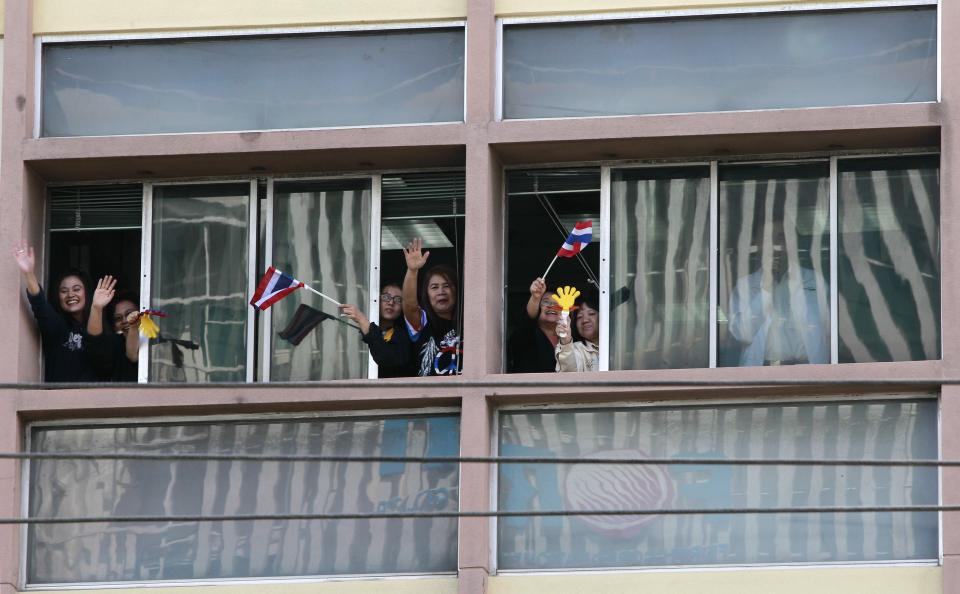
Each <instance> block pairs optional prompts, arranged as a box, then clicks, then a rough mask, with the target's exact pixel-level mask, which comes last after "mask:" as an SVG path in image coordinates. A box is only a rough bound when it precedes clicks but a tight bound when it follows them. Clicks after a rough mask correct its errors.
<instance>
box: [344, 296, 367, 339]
mask: <svg viewBox="0 0 960 594" xmlns="http://www.w3.org/2000/svg"><path fill="white" fill-rule="evenodd" d="M340 312H341V315H344V316H347V317H348V318H350V319H351V320H353V321H354V322H356V323H357V325H359V326H360V333H361V334H364V335H366V334H367V332H369V331H370V320H369V319H368V318H367V316H366V315H365V314H364V313H363V312H362V311H360V308H358V307H357V306H356V305H351V304H349V303H344V304H343V305H341V306H340Z"/></svg>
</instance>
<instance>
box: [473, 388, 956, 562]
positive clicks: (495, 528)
mask: <svg viewBox="0 0 960 594" xmlns="http://www.w3.org/2000/svg"><path fill="white" fill-rule="evenodd" d="M546 400H547V399H542V400H538V401H537V402H533V403H528V404H504V405H501V406H498V407H497V408H496V409H495V410H494V411H493V418H492V421H491V429H490V442H489V444H490V451H491V452H493V454H492V455H499V452H500V423H501V416H502V413H513V412H528V413H532V412H542V413H549V412H556V411H568V410H583V411H602V410H607V409H615V410H629V409H645V408H661V409H662V408H666V407H669V408H671V409H679V410H683V409H689V408H696V407H704V406H707V405H709V406H718V407H721V406H738V405H741V406H749V405H757V406H760V405H769V406H790V405H792V404H811V403H823V404H836V405H840V404H847V403H856V402H871V401H873V402H883V401H904V400H933V401H935V402H936V406H937V420H936V423H937V426H936V432H937V448H938V451H939V450H940V449H941V444H942V437H943V400H942V393H941V391H940V388H939V387H937V388H935V389H934V390H931V391H909V390H907V391H896V392H886V393H880V394H877V393H862V392H832V393H827V394H818V395H802V394H801V395H794V396H790V397H788V398H785V399H784V400H783V401H782V402H781V401H774V400H770V398H769V397H764V396H753V397H750V396H740V397H729V396H727V397H721V398H717V399H711V400H709V401H704V400H703V399H696V398H690V397H682V396H681V397H680V398H679V399H677V400H669V401H654V400H650V401H644V402H641V401H637V400H633V401H626V402H624V401H608V402H595V401H587V400H581V401H577V402H554V403H547V402H546ZM488 472H489V473H490V474H489V479H490V509H491V510H492V511H501V508H500V498H499V493H500V484H499V480H500V469H499V467H497V466H496V465H491V467H490V469H489V470H488ZM937 505H943V468H939V469H938V470H937ZM936 513H937V558H936V559H920V560H890V561H883V560H874V561H857V562H849V561H844V562H835V563H826V564H825V563H814V562H804V563H766V564H762V565H756V564H715V565H696V564H694V565H682V566H673V565H671V566H659V565H654V566H622V567H592V568H591V567H587V568H554V569H536V568H526V569H501V568H500V567H499V563H498V555H499V551H500V541H499V538H500V530H499V524H498V522H499V519H498V518H496V517H492V518H490V551H489V553H490V557H489V562H490V571H491V572H492V573H500V574H504V575H566V574H570V573H577V572H579V573H582V572H584V571H599V572H617V571H663V570H672V571H695V572H703V571H728V570H731V569H749V568H758V567H759V568H763V569H777V568H796V567H812V568H816V567H821V568H822V567H849V568H857V567H870V566H873V567H877V566H884V567H939V566H942V565H943V521H944V520H943V514H944V512H936Z"/></svg>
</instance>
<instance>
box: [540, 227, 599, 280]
mask: <svg viewBox="0 0 960 594" xmlns="http://www.w3.org/2000/svg"><path fill="white" fill-rule="evenodd" d="M592 239H593V221H577V224H576V225H574V226H573V231H571V232H570V235H568V236H567V240H566V241H564V242H563V245H561V246H560V249H559V250H558V251H557V255H556V256H554V257H553V260H550V264H549V265H548V266H547V269H546V270H545V271H544V273H543V275H541V278H547V274H548V273H549V272H550V269H551V268H553V264H554V262H556V261H557V258H572V257H574V256H576V255H577V254H579V253H580V252H582V251H583V248H585V247H587V245H588V244H589V243H590V241H591V240H592ZM582 258H583V257H582V256H581V259H582Z"/></svg>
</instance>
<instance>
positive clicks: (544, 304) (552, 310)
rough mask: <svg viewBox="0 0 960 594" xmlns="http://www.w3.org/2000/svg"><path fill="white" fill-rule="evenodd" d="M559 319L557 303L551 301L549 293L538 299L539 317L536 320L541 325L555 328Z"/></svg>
mask: <svg viewBox="0 0 960 594" xmlns="http://www.w3.org/2000/svg"><path fill="white" fill-rule="evenodd" d="M559 319H560V310H559V309H558V308H557V302H556V301H554V300H553V298H552V297H551V296H550V294H549V293H547V294H545V295H544V296H543V298H542V299H540V317H539V318H537V320H538V321H539V322H540V324H541V325H550V326H556V325H557V320H559Z"/></svg>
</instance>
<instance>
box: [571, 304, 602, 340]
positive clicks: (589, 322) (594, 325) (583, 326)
mask: <svg viewBox="0 0 960 594" xmlns="http://www.w3.org/2000/svg"><path fill="white" fill-rule="evenodd" d="M599 318H600V316H599V313H598V312H597V310H595V309H593V308H592V307H590V306H589V305H587V304H586V303H584V304H582V305H580V310H579V311H578V312H577V332H579V333H580V336H582V337H583V338H585V339H586V340H589V341H590V342H594V343H595V342H599V338H600V324H599Z"/></svg>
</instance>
